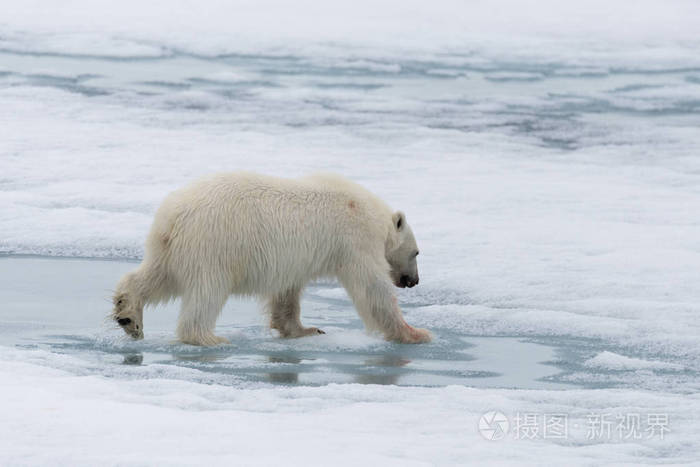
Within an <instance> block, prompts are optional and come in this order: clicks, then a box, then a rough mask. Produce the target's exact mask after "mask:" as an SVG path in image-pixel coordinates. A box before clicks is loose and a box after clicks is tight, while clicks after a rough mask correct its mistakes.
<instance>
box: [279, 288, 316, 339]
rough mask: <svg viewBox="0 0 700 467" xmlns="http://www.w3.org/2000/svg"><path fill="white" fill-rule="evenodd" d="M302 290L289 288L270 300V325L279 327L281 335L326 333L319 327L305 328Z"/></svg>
mask: <svg viewBox="0 0 700 467" xmlns="http://www.w3.org/2000/svg"><path fill="white" fill-rule="evenodd" d="M300 294H301V290H298V289H295V290H288V291H286V292H284V293H281V294H279V295H276V296H274V297H272V298H270V299H269V300H268V303H267V310H268V312H269V313H270V327H271V328H272V329H277V330H278V331H279V333H280V337H292V338H293V337H304V336H312V335H315V334H325V332H323V331H322V330H320V329H319V328H314V327H311V328H305V327H304V326H302V324H301V319H300V315H301V306H300V305H299V296H300Z"/></svg>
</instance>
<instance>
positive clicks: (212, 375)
mask: <svg viewBox="0 0 700 467" xmlns="http://www.w3.org/2000/svg"><path fill="white" fill-rule="evenodd" d="M135 266H136V263H134V262H123V261H104V260H90V259H65V258H64V259H60V258H58V259H57V258H42V257H2V258H0V277H1V278H2V280H1V281H0V345H5V346H14V347H16V348H18V349H27V350H37V349H38V350H44V351H46V352H50V353H56V354H62V355H69V356H71V357H74V360H72V362H73V363H72V364H71V365H69V366H68V367H65V368H64V369H67V370H69V371H72V372H75V373H77V374H100V375H106V376H113V377H126V378H151V377H159V376H163V375H166V374H167V375H168V377H171V378H174V379H186V380H193V381H201V382H217V383H219V384H225V385H226V384H228V385H235V386H241V385H243V386H246V385H249V384H253V385H256V384H261V383H265V384H284V385H322V384H329V383H362V384H397V385H411V386H443V385H451V384H459V385H467V386H474V387H494V388H549V389H565V388H572V387H577V386H579V387H636V386H638V385H639V384H640V383H639V379H640V377H641V378H643V379H644V380H645V381H646V385H647V386H648V387H650V388H653V387H655V386H659V385H660V384H661V381H663V380H668V383H669V384H670V383H672V382H673V383H674V385H675V387H676V389H677V390H683V388H684V387H687V386H688V384H691V385H692V384H693V381H695V382H697V380H698V375H697V373H696V372H689V371H687V370H684V369H678V368H676V369H673V368H671V369H669V368H661V369H656V370H654V371H652V370H648V371H645V372H643V373H642V374H641V375H639V374H636V372H634V371H632V372H630V371H629V370H628V371H616V370H609V369H600V368H586V367H584V366H583V362H584V361H585V360H586V359H587V358H590V357H591V356H594V355H596V353H598V352H599V351H600V350H601V349H602V350H605V349H606V348H607V347H606V345H605V344H604V343H602V342H597V341H595V340H589V339H579V340H577V339H571V338H555V337H551V336H549V337H548V336H542V337H541V338H532V337H530V338H525V337H521V336H520V337H519V336H489V337H484V336H474V335H461V334H460V333H459V332H455V331H454V330H452V329H449V328H444V327H435V328H433V329H431V330H432V331H433V332H434V334H435V336H436V339H435V341H434V342H433V343H431V344H427V345H401V344H394V343H387V342H384V341H383V340H381V339H380V338H379V337H373V336H367V335H365V334H364V332H363V329H362V324H361V321H360V319H359V317H357V316H356V314H355V312H354V309H353V307H352V304H351V303H350V301H349V300H348V299H347V298H346V297H345V298H342V297H338V298H335V297H334V298H328V295H329V294H327V293H323V292H324V291H327V290H336V291H337V290H338V289H336V288H335V287H337V286H333V285H332V284H326V285H323V284H316V285H311V286H310V287H309V288H308V289H307V291H306V293H305V295H304V299H303V302H302V310H303V311H302V319H303V321H304V322H305V323H307V324H312V325H315V326H319V327H321V328H323V329H324V330H325V331H326V332H327V334H326V335H323V336H310V337H306V338H302V339H291V340H289V339H280V338H278V337H276V336H275V335H273V333H272V332H271V331H269V330H267V328H266V326H265V318H264V314H263V313H262V312H261V311H260V306H259V305H258V304H257V303H256V302H253V301H247V300H241V299H237V298H235V297H234V298H232V299H231V300H230V301H229V303H228V304H227V305H226V307H225V309H224V312H223V314H222V316H221V318H220V320H219V325H218V327H217V333H218V334H220V335H223V336H225V337H227V338H228V339H230V341H231V344H230V345H223V346H218V347H213V348H203V347H194V346H189V345H182V344H178V343H177V342H175V340H174V326H175V322H176V319H177V313H178V303H177V302H176V303H173V304H170V305H168V306H159V307H156V308H146V310H145V315H144V327H145V334H146V338H145V339H144V340H142V341H133V340H131V339H130V338H128V337H126V336H123V335H122V332H121V330H119V329H117V326H116V325H114V324H113V323H111V322H110V321H109V320H108V314H109V312H110V307H111V304H110V290H111V289H112V287H113V286H114V284H115V283H116V281H117V280H118V279H119V277H120V275H121V274H123V273H124V272H126V271H128V270H130V269H132V268H134V267H135ZM331 295H337V294H331ZM412 313H413V311H412V310H411V309H410V307H409V308H407V309H406V314H407V319H408V321H410V320H411V315H412ZM44 363H45V364H46V362H44ZM64 365H65V363H64ZM186 369H195V370H200V371H199V372H186V371H184V370H186ZM180 370H183V371H180ZM683 383H685V384H683ZM664 386H666V385H664Z"/></svg>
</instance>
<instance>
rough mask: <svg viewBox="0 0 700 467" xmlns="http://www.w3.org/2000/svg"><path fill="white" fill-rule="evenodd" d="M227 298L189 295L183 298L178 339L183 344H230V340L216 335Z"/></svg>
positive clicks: (196, 294) (200, 294) (203, 294)
mask: <svg viewBox="0 0 700 467" xmlns="http://www.w3.org/2000/svg"><path fill="white" fill-rule="evenodd" d="M227 298H228V297H225V296H211V295H209V294H205V293H199V294H198V293H188V294H186V295H184V296H183V297H182V309H181V310H180V317H179V319H178V322H177V337H178V339H179V340H180V341H181V342H182V343H183V344H192V345H204V346H211V345H219V344H228V343H229V341H228V339H226V338H224V337H219V336H216V335H214V328H215V327H216V319H217V318H218V317H219V313H221V309H222V308H223V307H224V304H225V303H226V299H227Z"/></svg>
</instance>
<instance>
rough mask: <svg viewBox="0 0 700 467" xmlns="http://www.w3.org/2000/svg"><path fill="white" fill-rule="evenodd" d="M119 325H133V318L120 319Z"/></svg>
mask: <svg viewBox="0 0 700 467" xmlns="http://www.w3.org/2000/svg"><path fill="white" fill-rule="evenodd" d="M117 323H119V326H126V325H127V324H131V318H119V319H118V320H117Z"/></svg>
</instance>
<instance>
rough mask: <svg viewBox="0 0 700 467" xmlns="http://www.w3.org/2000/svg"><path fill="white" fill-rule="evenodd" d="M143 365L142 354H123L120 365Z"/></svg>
mask: <svg viewBox="0 0 700 467" xmlns="http://www.w3.org/2000/svg"><path fill="white" fill-rule="evenodd" d="M141 363H143V354H142V353H132V354H125V355H124V361H123V362H122V365H140V364H141Z"/></svg>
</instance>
